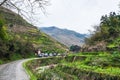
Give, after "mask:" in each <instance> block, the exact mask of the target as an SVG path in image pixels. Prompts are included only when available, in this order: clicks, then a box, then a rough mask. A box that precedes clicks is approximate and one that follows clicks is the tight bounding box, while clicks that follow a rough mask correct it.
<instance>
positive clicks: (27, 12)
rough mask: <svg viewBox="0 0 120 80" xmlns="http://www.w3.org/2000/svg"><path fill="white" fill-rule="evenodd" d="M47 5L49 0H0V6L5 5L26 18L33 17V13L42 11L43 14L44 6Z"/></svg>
mask: <svg viewBox="0 0 120 80" xmlns="http://www.w3.org/2000/svg"><path fill="white" fill-rule="evenodd" d="M48 5H49V0H2V1H0V7H1V6H3V7H6V8H8V9H11V10H13V11H15V12H18V14H19V15H21V16H23V17H24V18H26V19H27V20H31V19H33V15H36V14H39V12H40V11H42V12H43V13H44V14H45V13H46V11H45V6H48Z"/></svg>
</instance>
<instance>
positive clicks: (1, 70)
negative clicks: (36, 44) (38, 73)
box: [0, 59, 29, 80]
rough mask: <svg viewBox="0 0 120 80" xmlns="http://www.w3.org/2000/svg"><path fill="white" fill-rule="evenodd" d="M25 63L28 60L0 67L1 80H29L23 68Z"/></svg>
mask: <svg viewBox="0 0 120 80" xmlns="http://www.w3.org/2000/svg"><path fill="white" fill-rule="evenodd" d="M25 61H27V59H25V60H18V61H13V62H10V63H7V64H3V65H0V80H29V76H28V75H27V73H26V71H25V69H24V68H23V67H22V63H23V62H25Z"/></svg>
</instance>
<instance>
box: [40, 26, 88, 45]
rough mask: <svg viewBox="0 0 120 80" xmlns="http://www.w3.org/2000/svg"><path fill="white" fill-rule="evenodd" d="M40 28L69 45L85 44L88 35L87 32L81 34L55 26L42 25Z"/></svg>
mask: <svg viewBox="0 0 120 80" xmlns="http://www.w3.org/2000/svg"><path fill="white" fill-rule="evenodd" d="M40 30H41V31H43V32H45V33H46V34H48V35H50V36H51V37H53V38H54V39H56V40H58V41H59V42H61V43H63V44H65V45H66V46H68V47H70V46H71V45H79V46H81V45H83V44H84V39H85V37H86V34H80V33H77V32H75V31H72V30H68V29H60V28H57V27H55V26H51V27H40Z"/></svg>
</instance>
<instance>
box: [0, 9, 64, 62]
mask: <svg viewBox="0 0 120 80" xmlns="http://www.w3.org/2000/svg"><path fill="white" fill-rule="evenodd" d="M37 49H41V51H42V52H49V53H51V52H58V53H63V52H65V50H66V46H64V45H62V44H60V43H59V42H57V41H55V40H54V39H52V38H51V37H49V36H48V35H46V34H44V33H42V32H41V31H40V30H39V29H37V27H35V26H33V25H31V24H29V23H28V22H27V21H25V20H24V19H23V18H22V17H21V16H20V15H18V14H16V13H14V12H12V11H10V10H8V9H6V8H4V7H0V64H2V63H4V62H8V61H13V60H18V59H22V58H29V57H34V56H35V51H36V50H37Z"/></svg>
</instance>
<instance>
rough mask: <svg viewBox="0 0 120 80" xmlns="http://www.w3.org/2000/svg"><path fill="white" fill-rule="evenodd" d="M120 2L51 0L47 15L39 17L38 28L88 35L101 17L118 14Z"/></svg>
mask: <svg viewBox="0 0 120 80" xmlns="http://www.w3.org/2000/svg"><path fill="white" fill-rule="evenodd" d="M119 2H120V0H51V1H50V5H49V6H47V7H46V11H47V14H46V15H39V16H40V18H39V22H37V23H35V25H36V26H38V27H49V26H56V27H59V28H62V29H70V30H74V31H76V32H79V33H89V31H88V30H93V26H94V25H98V24H99V23H100V18H101V16H102V15H105V14H109V13H110V12H113V11H115V12H117V13H118V12H119V10H120V9H119V6H118V5H119Z"/></svg>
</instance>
